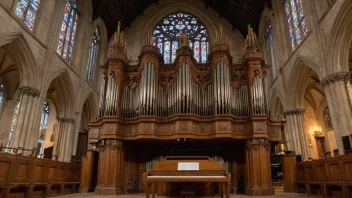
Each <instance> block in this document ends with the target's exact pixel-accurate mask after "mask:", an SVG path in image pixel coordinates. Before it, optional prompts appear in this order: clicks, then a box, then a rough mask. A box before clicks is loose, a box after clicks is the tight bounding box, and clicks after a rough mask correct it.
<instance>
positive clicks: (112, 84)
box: [104, 72, 118, 116]
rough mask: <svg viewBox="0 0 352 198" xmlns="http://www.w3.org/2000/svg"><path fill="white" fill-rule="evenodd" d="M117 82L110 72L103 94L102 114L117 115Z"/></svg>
mask: <svg viewBox="0 0 352 198" xmlns="http://www.w3.org/2000/svg"><path fill="white" fill-rule="evenodd" d="M117 100H118V84H117V82H116V80H115V74H114V73H113V72H111V73H110V75H109V78H108V84H107V90H106V95H105V112H104V116H116V115H117Z"/></svg>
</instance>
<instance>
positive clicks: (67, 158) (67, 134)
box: [52, 118, 74, 162]
mask: <svg viewBox="0 0 352 198" xmlns="http://www.w3.org/2000/svg"><path fill="white" fill-rule="evenodd" d="M57 120H58V129H57V130H56V131H55V133H57V134H55V140H54V148H53V158H52V159H53V160H59V161H62V162H71V153H72V152H70V150H71V149H72V144H71V142H72V126H73V123H74V119H70V118H57Z"/></svg>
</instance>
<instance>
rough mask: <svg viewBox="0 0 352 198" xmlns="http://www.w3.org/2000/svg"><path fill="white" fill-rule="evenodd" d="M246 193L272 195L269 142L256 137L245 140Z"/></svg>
mask: <svg viewBox="0 0 352 198" xmlns="http://www.w3.org/2000/svg"><path fill="white" fill-rule="evenodd" d="M245 175H246V180H247V186H246V192H245V193H246V195H255V196H262V195H272V194H274V189H273V186H272V184H271V169H270V142H269V140H268V139H263V138H260V139H259V138H258V139H251V140H247V143H246V170H245Z"/></svg>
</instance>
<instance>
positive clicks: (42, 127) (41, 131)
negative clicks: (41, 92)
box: [37, 101, 49, 157]
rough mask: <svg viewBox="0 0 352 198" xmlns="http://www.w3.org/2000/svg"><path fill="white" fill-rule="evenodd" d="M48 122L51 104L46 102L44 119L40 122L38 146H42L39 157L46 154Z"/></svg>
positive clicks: (43, 113) (43, 112)
mask: <svg viewBox="0 0 352 198" xmlns="http://www.w3.org/2000/svg"><path fill="white" fill-rule="evenodd" d="M48 120H49V104H48V103H47V102H46V101H45V102H44V108H43V111H42V118H41V120H40V129H39V140H38V145H40V148H39V154H38V156H37V157H40V156H41V155H42V154H43V152H44V140H45V133H46V129H47V127H48Z"/></svg>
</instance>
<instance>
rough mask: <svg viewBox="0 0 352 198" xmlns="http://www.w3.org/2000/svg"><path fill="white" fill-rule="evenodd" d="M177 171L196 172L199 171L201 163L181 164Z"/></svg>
mask: <svg viewBox="0 0 352 198" xmlns="http://www.w3.org/2000/svg"><path fill="white" fill-rule="evenodd" d="M177 170H179V171H181V170H182V171H184V170H189V171H191V170H196V171H199V162H179V163H178V166H177Z"/></svg>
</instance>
